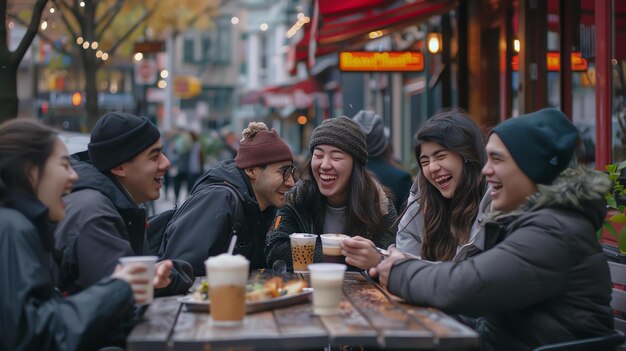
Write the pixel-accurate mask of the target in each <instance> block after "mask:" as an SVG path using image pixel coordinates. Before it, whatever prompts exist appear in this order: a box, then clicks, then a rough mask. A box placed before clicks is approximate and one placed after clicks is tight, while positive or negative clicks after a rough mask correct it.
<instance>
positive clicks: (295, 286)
mask: <svg viewBox="0 0 626 351" xmlns="http://www.w3.org/2000/svg"><path fill="white" fill-rule="evenodd" d="M306 287H307V283H306V281H305V280H302V279H293V280H290V281H288V282H285V281H283V279H282V278H279V277H274V278H270V279H268V280H266V281H265V282H264V283H261V282H254V283H248V284H247V285H246V302H259V301H263V300H268V299H272V298H276V297H281V296H286V295H294V294H298V293H300V292H302V291H303V290H304V288H306ZM192 297H193V299H194V300H198V301H206V300H208V299H209V284H208V283H207V282H206V281H203V282H202V283H200V284H199V285H198V287H197V288H196V290H195V291H194V292H193V293H192Z"/></svg>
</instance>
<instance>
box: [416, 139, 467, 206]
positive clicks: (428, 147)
mask: <svg viewBox="0 0 626 351" xmlns="http://www.w3.org/2000/svg"><path fill="white" fill-rule="evenodd" d="M419 162H420V166H421V168H422V173H423V174H424V177H425V178H426V180H428V182H430V184H432V185H433V186H434V187H435V188H436V189H437V190H439V192H440V193H441V196H443V197H444V198H446V199H451V198H452V197H453V196H454V191H455V190H456V187H457V184H459V182H460V180H461V175H462V173H463V158H462V157H461V155H459V154H457V153H456V152H452V151H450V150H447V149H446V148H444V147H443V146H441V145H439V144H437V143H434V142H432V141H425V142H423V143H422V144H421V146H420V159H419Z"/></svg>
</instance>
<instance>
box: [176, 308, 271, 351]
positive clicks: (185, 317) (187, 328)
mask: <svg viewBox="0 0 626 351" xmlns="http://www.w3.org/2000/svg"><path fill="white" fill-rule="evenodd" d="M279 336H280V334H279V332H278V327H277V326H276V323H275V322H274V317H273V315H272V312H270V311H265V312H259V313H253V314H248V315H246V317H245V318H244V321H243V325H242V326H240V327H216V326H213V325H212V321H211V315H210V314H209V313H197V312H181V313H180V316H179V317H178V321H177V323H176V326H175V327H174V332H173V334H172V338H171V341H172V342H173V344H174V346H173V349H174V351H182V350H185V351H187V350H206V349H207V347H205V346H209V345H210V349H211V350H214V349H221V348H224V349H226V348H233V347H237V348H239V347H242V348H250V347H259V348H271V347H272V345H276V342H277V340H278V338H279ZM203 344H205V346H203Z"/></svg>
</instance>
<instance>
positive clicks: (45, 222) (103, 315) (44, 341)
mask: <svg viewBox="0 0 626 351" xmlns="http://www.w3.org/2000/svg"><path fill="white" fill-rule="evenodd" d="M77 179H78V176H77V175H76V173H75V172H74V170H73V169H72V167H71V166H70V164H69V159H68V152H67V148H66V147H65V145H63V143H62V142H61V140H60V139H59V138H58V136H57V134H56V132H54V131H53V130H52V129H50V128H48V127H45V126H43V125H41V124H39V123H37V122H35V121H29V120H13V121H9V122H6V123H4V124H2V125H0V257H1V258H0V281H2V283H3V284H2V288H0V325H2V328H0V350H87V349H96V348H98V347H101V346H104V345H105V344H106V343H107V340H108V339H110V338H111V337H112V334H113V333H115V330H116V327H117V326H118V325H119V324H120V322H121V321H122V319H123V318H124V317H125V316H126V314H127V312H128V311H129V310H130V309H131V307H132V305H133V302H134V299H133V291H132V289H131V286H130V285H129V283H130V282H141V280H142V278H141V275H139V273H142V272H143V271H144V270H145V268H143V267H140V266H137V265H129V266H126V267H124V268H121V267H118V268H117V269H116V271H115V272H114V273H113V274H112V276H111V277H110V278H106V279H103V280H102V281H100V282H99V283H98V284H95V285H94V286H92V287H91V288H89V289H86V290H85V291H84V292H81V293H79V294H76V295H74V296H71V297H68V298H62V297H60V296H59V295H58V294H57V293H56V290H55V286H54V282H53V279H54V269H55V267H54V264H53V260H52V252H53V247H54V236H53V230H54V227H55V225H56V223H57V222H58V221H60V220H61V219H63V217H64V215H65V209H64V206H63V200H62V196H63V194H64V193H67V192H69V191H70V190H71V187H72V185H73V184H74V183H75V182H76V180H77ZM169 269H171V267H165V268H163V269H160V270H159V272H158V273H157V278H155V281H160V280H161V279H164V278H163V277H167V276H168V275H169V272H167V271H168V270H169ZM138 302H140V301H138Z"/></svg>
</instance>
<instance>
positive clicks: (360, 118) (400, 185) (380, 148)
mask: <svg viewBox="0 0 626 351" xmlns="http://www.w3.org/2000/svg"><path fill="white" fill-rule="evenodd" d="M353 120H354V121H355V122H356V123H358V124H359V127H361V130H363V133H365V142H366V144H367V154H368V158H367V165H366V167H367V169H368V170H370V171H372V172H374V174H376V176H377V177H378V179H379V180H380V182H381V183H382V184H383V185H384V186H385V187H386V188H387V189H388V190H390V191H391V194H388V195H393V199H394V206H395V207H396V212H397V213H400V211H401V210H402V208H403V206H404V204H406V201H407V199H408V197H409V190H410V189H411V184H413V179H412V177H411V175H410V174H409V172H407V171H405V170H403V169H401V168H398V167H396V166H395V165H394V164H393V163H392V162H391V158H392V157H393V155H392V152H391V148H390V146H389V143H388V142H387V137H386V136H385V126H384V124H383V119H382V118H381V117H380V116H379V115H377V114H376V113H375V112H374V111H365V110H361V111H359V113H357V114H356V115H355V116H354V118H353Z"/></svg>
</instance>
